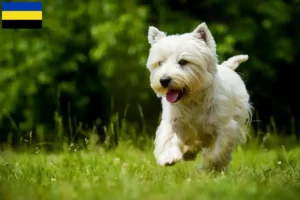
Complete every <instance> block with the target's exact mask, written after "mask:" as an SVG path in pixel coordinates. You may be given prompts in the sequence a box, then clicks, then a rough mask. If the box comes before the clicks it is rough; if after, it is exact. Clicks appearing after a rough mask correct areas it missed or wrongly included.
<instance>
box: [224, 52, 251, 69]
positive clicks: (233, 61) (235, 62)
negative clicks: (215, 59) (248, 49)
mask: <svg viewBox="0 0 300 200" xmlns="http://www.w3.org/2000/svg"><path fill="white" fill-rule="evenodd" d="M248 58H249V56H248V55H238V56H233V57H231V58H229V59H228V60H226V61H224V62H223V63H222V64H221V65H225V66H227V67H229V68H230V69H232V70H236V69H237V68H238V66H239V65H240V64H241V63H243V62H245V61H247V60H248Z"/></svg>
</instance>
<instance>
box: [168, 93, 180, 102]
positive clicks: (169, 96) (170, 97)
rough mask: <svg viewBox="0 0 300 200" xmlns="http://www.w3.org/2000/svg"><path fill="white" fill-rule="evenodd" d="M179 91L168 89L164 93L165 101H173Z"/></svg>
mask: <svg viewBox="0 0 300 200" xmlns="http://www.w3.org/2000/svg"><path fill="white" fill-rule="evenodd" d="M178 95H179V92H175V91H169V92H168V93H167V95H166V98H167V101H168V102H170V103H174V102H175V101H176V100H177V98H178Z"/></svg>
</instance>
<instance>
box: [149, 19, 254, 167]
mask: <svg viewBox="0 0 300 200" xmlns="http://www.w3.org/2000/svg"><path fill="white" fill-rule="evenodd" d="M148 41H149V43H150V44H151V49H150V53H149V57H148V61H147V68H148V69H149V70H150V81H151V87H152V89H153V90H154V92H155V93H156V94H157V96H158V97H161V98H162V100H161V101H162V107H163V111H162V119H161V123H160V125H159V127H158V128H157V132H156V138H155V142H154V144H155V150H154V155H155V158H156V160H157V162H158V164H159V165H162V166H170V165H173V164H175V163H176V162H178V161H181V160H193V159H195V158H196V155H197V153H198V152H200V150H203V163H202V165H201V166H202V167H204V168H205V169H209V170H225V169H226V168H227V166H228V165H229V163H230V161H231V158H232V152H233V150H234V148H235V146H236V145H237V144H241V143H244V142H245V141H246V140H247V127H248V124H249V122H250V120H251V110H252V107H251V105H250V103H249V95H248V92H247V90H246V87H245V84H244V82H243V80H242V79H241V77H240V76H239V75H238V74H237V73H236V72H235V71H234V70H235V69H236V68H237V67H238V66H239V64H240V63H242V62H244V61H246V60H247V59H248V55H239V56H234V57H232V58H230V59H229V60H227V61H225V62H223V63H222V64H221V65H219V64H218V58H217V54H216V43H215V41H214V38H213V36H212V34H211V32H210V30H209V29H208V27H207V25H206V23H202V24H200V25H199V26H198V27H197V28H196V29H195V30H194V31H193V32H191V33H185V34H181V35H169V36H167V35H166V34H165V33H164V32H162V31H160V30H158V29H157V28H155V27H152V26H150V27H149V31H148Z"/></svg>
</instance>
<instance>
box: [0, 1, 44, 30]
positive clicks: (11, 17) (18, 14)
mask: <svg viewBox="0 0 300 200" xmlns="http://www.w3.org/2000/svg"><path fill="white" fill-rule="evenodd" d="M42 19H43V11H42V2H2V28H3V29H38V28H42V25H43V23H42Z"/></svg>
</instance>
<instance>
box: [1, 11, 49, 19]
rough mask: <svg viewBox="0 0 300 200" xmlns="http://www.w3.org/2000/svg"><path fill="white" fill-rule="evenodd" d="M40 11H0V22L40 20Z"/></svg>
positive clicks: (41, 15) (41, 17)
mask: <svg viewBox="0 0 300 200" xmlns="http://www.w3.org/2000/svg"><path fill="white" fill-rule="evenodd" d="M42 19H43V13H42V11H2V20H42Z"/></svg>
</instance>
